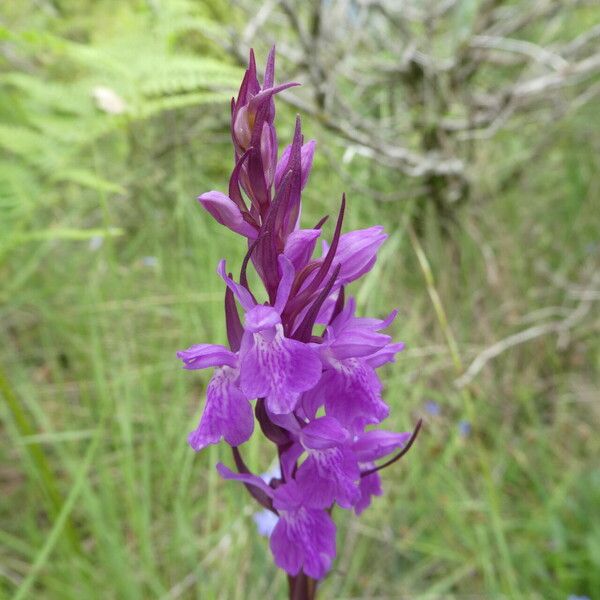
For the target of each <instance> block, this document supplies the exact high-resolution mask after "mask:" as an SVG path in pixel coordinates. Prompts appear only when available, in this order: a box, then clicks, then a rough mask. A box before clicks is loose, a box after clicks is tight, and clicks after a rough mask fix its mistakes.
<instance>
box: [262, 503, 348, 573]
mask: <svg viewBox="0 0 600 600" xmlns="http://www.w3.org/2000/svg"><path fill="white" fill-rule="evenodd" d="M270 546H271V552H272V553H273V557H274V559H275V564H276V565H277V566H278V567H280V568H282V569H283V570H284V571H286V572H287V573H288V574H289V575H292V576H295V575H298V573H299V572H300V570H303V571H304V573H306V574H307V575H308V576H309V577H312V578H313V579H322V578H323V577H325V575H326V574H327V571H328V570H329V569H330V567H331V563H332V562H333V559H334V558H335V552H336V548H335V524H334V522H333V520H332V519H331V517H330V516H329V515H328V514H327V513H326V512H325V511H324V510H313V509H307V508H304V507H302V508H300V509H299V510H297V511H294V512H293V513H291V514H290V515H289V516H288V515H286V514H282V516H281V518H280V519H279V522H278V523H277V525H276V526H275V529H274V530H273V533H272V535H271V540H270Z"/></svg>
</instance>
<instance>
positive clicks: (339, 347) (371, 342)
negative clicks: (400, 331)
mask: <svg viewBox="0 0 600 600" xmlns="http://www.w3.org/2000/svg"><path fill="white" fill-rule="evenodd" d="M391 341H392V338H391V337H390V336H389V335H385V334H384V333H378V332H376V331H372V330H370V329H366V328H364V329H361V328H359V327H355V328H352V327H349V328H347V329H346V330H345V331H344V332H342V333H341V334H340V335H339V336H338V337H336V339H335V341H334V343H333V345H332V348H333V351H334V353H335V356H336V358H339V359H343V358H352V357H360V356H368V355H370V354H374V353H375V352H378V351H379V350H381V349H382V348H384V347H385V346H386V345H387V344H389V343H390V342H391Z"/></svg>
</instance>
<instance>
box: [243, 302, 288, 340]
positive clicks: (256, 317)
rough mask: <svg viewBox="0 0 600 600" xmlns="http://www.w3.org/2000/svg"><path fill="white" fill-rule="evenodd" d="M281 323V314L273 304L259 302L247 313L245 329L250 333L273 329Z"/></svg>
mask: <svg viewBox="0 0 600 600" xmlns="http://www.w3.org/2000/svg"><path fill="white" fill-rule="evenodd" d="M279 323H281V316H280V315H279V313H278V312H277V311H276V310H275V309H274V308H273V307H272V306H265V305H264V304H257V305H256V306H255V307H254V308H252V309H251V310H249V311H248V312H247V313H246V316H245V319H244V329H245V330H246V331H249V332H250V333H258V332H260V331H265V330H266V329H273V328H274V327H275V325H278V324H279Z"/></svg>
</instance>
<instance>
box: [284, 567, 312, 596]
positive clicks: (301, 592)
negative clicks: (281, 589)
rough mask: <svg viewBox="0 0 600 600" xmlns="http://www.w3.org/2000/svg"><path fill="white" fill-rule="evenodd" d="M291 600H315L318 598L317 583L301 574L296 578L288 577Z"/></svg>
mask: <svg viewBox="0 0 600 600" xmlns="http://www.w3.org/2000/svg"><path fill="white" fill-rule="evenodd" d="M288 586H289V591H290V600H315V598H316V596H317V582H316V580H315V579H311V578H310V577H308V575H305V574H304V573H300V574H299V575H296V576H295V577H292V576H291V575H288Z"/></svg>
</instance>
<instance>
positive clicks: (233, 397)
mask: <svg viewBox="0 0 600 600" xmlns="http://www.w3.org/2000/svg"><path fill="white" fill-rule="evenodd" d="M236 378H237V372H236V371H235V370H234V369H232V368H230V367H222V368H218V369H215V374H214V375H213V377H212V379H211V380H210V382H209V384H208V387H207V388H206V406H205V407H204V412H203V413H202V418H201V419H200V424H199V425H198V428H197V429H196V430H195V431H193V432H192V433H190V435H189V437H188V441H189V443H190V446H191V447H192V448H193V449H194V450H196V452H198V451H200V450H202V449H203V448H205V447H206V446H208V445H210V444H216V443H218V442H219V441H220V439H221V438H224V439H225V441H226V442H227V443H228V444H230V445H231V446H239V445H240V444H243V443H244V442H246V441H248V440H249V439H250V436H251V435H252V431H253V430H254V416H253V414H252V407H251V406H250V403H249V402H248V400H247V399H246V397H245V396H244V394H242V392H241V391H240V390H239V389H238V387H237V386H236V385H235V383H234V380H235V379H236Z"/></svg>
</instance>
